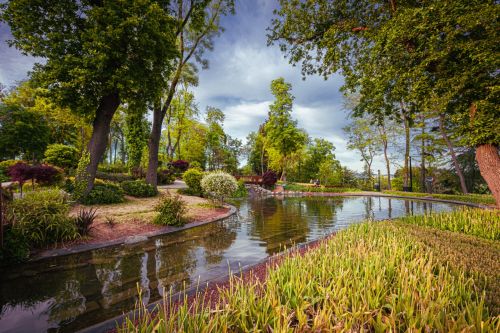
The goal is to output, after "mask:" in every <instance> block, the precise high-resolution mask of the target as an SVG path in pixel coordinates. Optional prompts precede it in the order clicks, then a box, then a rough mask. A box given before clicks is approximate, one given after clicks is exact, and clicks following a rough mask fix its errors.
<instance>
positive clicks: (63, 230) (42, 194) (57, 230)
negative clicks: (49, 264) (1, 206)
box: [8, 189, 78, 247]
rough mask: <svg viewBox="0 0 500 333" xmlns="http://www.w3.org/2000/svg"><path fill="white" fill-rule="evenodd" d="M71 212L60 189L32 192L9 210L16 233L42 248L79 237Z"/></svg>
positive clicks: (18, 200) (15, 202)
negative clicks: (69, 214) (70, 215)
mask: <svg viewBox="0 0 500 333" xmlns="http://www.w3.org/2000/svg"><path fill="white" fill-rule="evenodd" d="M68 212H69V204H68V203H67V199H66V197H65V195H63V194H62V192H61V190H59V189H50V190H41V191H33V192H29V193H27V194H26V195H24V196H23V197H22V198H20V199H16V200H14V201H13V202H12V203H11V204H10V205H9V209H8V215H9V217H10V218H11V219H12V220H13V221H14V229H16V230H17V231H19V232H20V233H22V235H23V236H24V237H25V238H26V240H27V241H28V242H29V244H31V245H33V246H38V247H40V246H46V245H50V244H53V243H57V242H64V241H68V240H72V239H75V238H76V237H77V236H78V232H77V230H76V226H75V224H74V221H73V220H72V219H71V218H70V217H69V216H68Z"/></svg>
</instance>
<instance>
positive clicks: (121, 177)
mask: <svg viewBox="0 0 500 333" xmlns="http://www.w3.org/2000/svg"><path fill="white" fill-rule="evenodd" d="M95 176H96V178H99V179H102V180H109V181H110V182H115V183H121V182H125V181H130V180H134V179H135V177H134V176H132V175H129V174H128V173H111V172H102V171H97V172H96V174H95Z"/></svg>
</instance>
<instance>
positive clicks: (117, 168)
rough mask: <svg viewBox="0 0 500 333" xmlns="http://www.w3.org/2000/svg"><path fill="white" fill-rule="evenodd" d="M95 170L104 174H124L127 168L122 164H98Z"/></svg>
mask: <svg viewBox="0 0 500 333" xmlns="http://www.w3.org/2000/svg"><path fill="white" fill-rule="evenodd" d="M97 170H98V171H100V172H106V173H126V172H127V171H128V170H127V166H126V165H124V164H122V163H119V162H118V163H112V164H108V163H106V164H99V166H98V167H97Z"/></svg>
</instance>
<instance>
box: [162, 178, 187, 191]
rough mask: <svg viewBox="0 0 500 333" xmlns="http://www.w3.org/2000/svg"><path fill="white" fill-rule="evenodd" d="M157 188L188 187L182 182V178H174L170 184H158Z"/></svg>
mask: <svg viewBox="0 0 500 333" xmlns="http://www.w3.org/2000/svg"><path fill="white" fill-rule="evenodd" d="M158 188H159V189H165V190H169V189H180V188H188V187H187V185H186V183H184V182H183V181H182V180H177V179H176V180H175V181H174V183H173V184H170V185H158Z"/></svg>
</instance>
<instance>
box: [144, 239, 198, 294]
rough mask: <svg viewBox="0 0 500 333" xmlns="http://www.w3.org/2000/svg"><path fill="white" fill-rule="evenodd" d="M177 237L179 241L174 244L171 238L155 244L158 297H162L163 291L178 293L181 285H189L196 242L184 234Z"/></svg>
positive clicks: (194, 265) (194, 260) (159, 240)
mask: <svg viewBox="0 0 500 333" xmlns="http://www.w3.org/2000/svg"><path fill="white" fill-rule="evenodd" d="M177 237H178V238H179V239H178V240H177V241H174V242H172V241H171V240H172V238H171V237H169V238H161V239H157V240H156V242H155V246H156V250H155V254H154V261H155V275H156V281H157V283H158V285H157V289H158V293H159V294H160V295H163V290H165V291H167V292H168V291H169V290H170V288H172V290H175V291H179V290H182V287H183V283H186V284H191V278H190V272H191V271H192V270H193V269H194V268H195V267H196V254H195V253H194V250H195V245H196V244H195V243H196V240H195V239H192V238H189V237H186V233H185V232H183V233H178V235H177ZM183 237H186V238H184V239H183Z"/></svg>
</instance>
